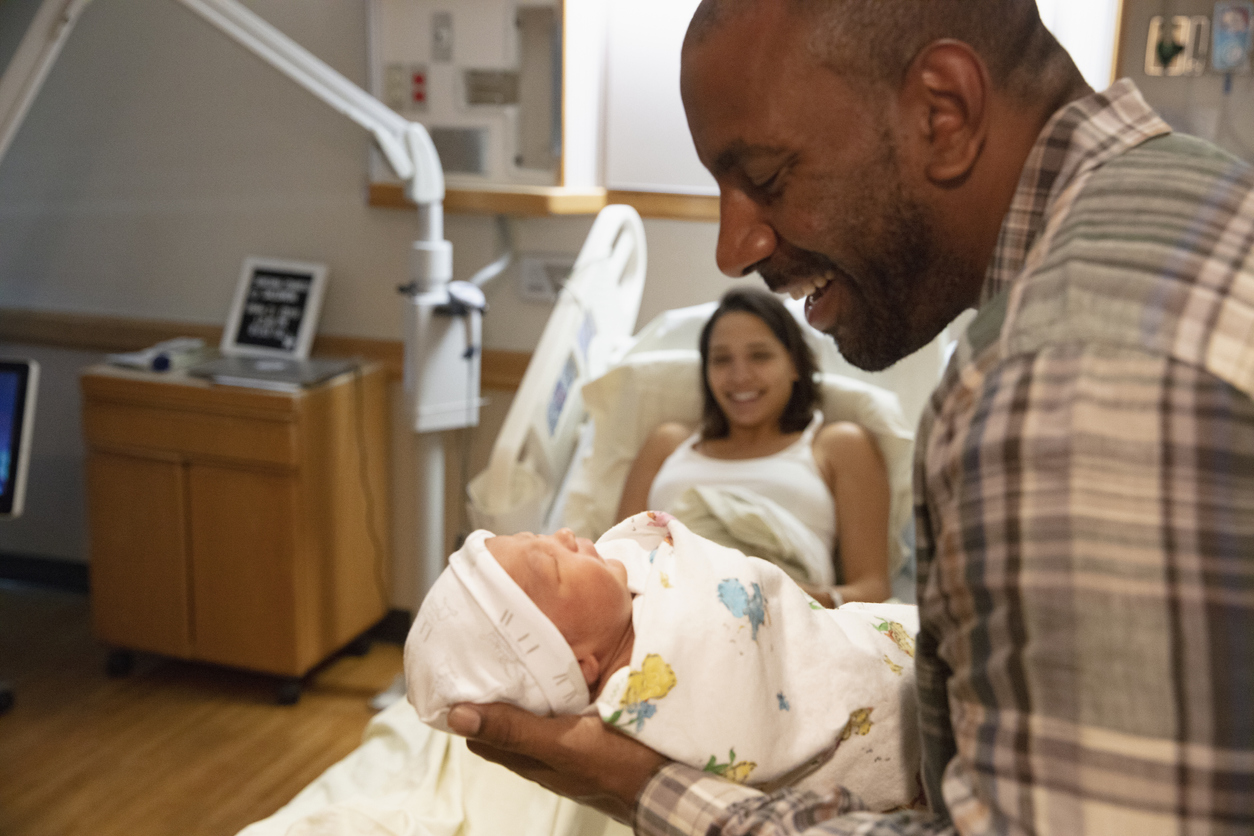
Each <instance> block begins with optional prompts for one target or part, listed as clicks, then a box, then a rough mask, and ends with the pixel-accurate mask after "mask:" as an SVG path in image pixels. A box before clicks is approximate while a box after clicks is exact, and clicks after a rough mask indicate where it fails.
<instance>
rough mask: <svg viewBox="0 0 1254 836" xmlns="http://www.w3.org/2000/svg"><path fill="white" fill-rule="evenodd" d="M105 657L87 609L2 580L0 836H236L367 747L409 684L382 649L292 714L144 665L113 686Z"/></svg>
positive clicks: (340, 667) (252, 684)
mask: <svg viewBox="0 0 1254 836" xmlns="http://www.w3.org/2000/svg"><path fill="white" fill-rule="evenodd" d="M105 657H106V650H105V649H104V648H103V647H101V646H99V645H98V644H97V643H96V642H95V641H94V640H93V639H92V637H91V634H90V617H89V610H88V601H87V597H86V596H85V595H81V594H77V593H70V592H62V591H56V590H49V589H47V588H41V587H32V586H19V585H16V584H11V583H7V582H4V581H0V679H7V680H9V681H10V682H11V683H12V684H13V685H14V686H15V688H16V704H15V706H14V708H13V709H12V710H11V711H9V712H8V713H7V714H4V715H3V716H0V836H78V835H79V834H83V836H88V834H90V836H175V835H176V834H177V836H233V834H234V833H236V832H237V831H238V830H239V829H240V828H242V827H244V826H245V825H247V824H249V823H250V822H253V821H256V820H257V819H261V818H264V817H265V816H267V815H269V814H270V813H272V812H274V810H276V809H277V808H278V807H280V806H281V805H283V804H284V803H285V802H287V801H288V800H289V799H290V798H291V797H292V796H293V795H295V794H296V793H297V791H299V790H300V789H301V787H303V786H304V785H305V784H307V783H309V782H310V781H311V780H313V779H314V778H315V777H317V776H318V774H319V773H321V772H322V770H324V769H325V768H326V767H328V766H330V765H331V764H332V763H334V762H335V761H337V760H339V759H340V758H341V757H343V756H344V755H346V754H347V753H348V752H349V751H351V750H352V749H353V748H354V747H356V745H357V744H358V742H359V741H360V738H361V732H362V729H363V728H364V727H365V725H366V721H367V720H368V719H369V718H370V716H371V711H370V709H369V707H368V706H367V700H368V699H369V698H370V697H371V696H373V695H374V694H375V693H377V692H378V691H379V690H380V689H382V688H384V687H386V686H387V685H388V684H389V683H390V682H391V680H392V678H393V676H394V675H395V674H396V673H397V672H398V671H399V670H400V669H401V649H400V647H399V646H397V645H395V644H387V643H380V642H376V643H375V644H374V646H373V647H372V649H371V650H370V652H369V653H368V654H367V655H366V656H364V657H360V658H354V657H344V658H341V659H338V660H335V661H333V662H331V663H330V664H329V665H327V666H326V667H325V668H324V669H322V670H320V671H318V672H315V673H314V674H313V675H312V676H311V678H310V679H309V680H308V681H307V682H306V688H305V691H304V693H303V695H302V697H301V700H300V702H299V703H298V704H297V705H295V706H287V707H284V706H279V705H277V704H276V703H275V699H274V693H275V692H274V687H275V684H274V681H273V680H272V679H269V678H267V677H264V676H261V675H255V674H249V673H244V672H240V671H231V670H226V669H223V668H215V667H209V666H201V665H192V664H187V663H181V662H176V661H173V660H167V659H161V658H156V657H147V656H142V655H141V656H138V657H137V659H136V664H135V669H134V671H133V672H132V673H131V675H130V676H128V677H124V678H117V679H111V678H109V677H107V676H105V673H104V663H105Z"/></svg>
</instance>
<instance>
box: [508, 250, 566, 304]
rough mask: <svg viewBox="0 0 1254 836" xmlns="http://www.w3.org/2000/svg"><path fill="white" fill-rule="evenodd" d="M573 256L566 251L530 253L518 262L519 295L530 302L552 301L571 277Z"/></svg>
mask: <svg viewBox="0 0 1254 836" xmlns="http://www.w3.org/2000/svg"><path fill="white" fill-rule="evenodd" d="M574 266H575V259H574V257H573V256H570V255H566V254H564V253H529V254H527V255H524V256H522V257H521V258H520V259H519V263H518V295H519V296H521V297H522V298H523V299H524V300H526V301H528V302H545V303H550V304H551V303H552V302H554V301H555V300H556V299H557V294H558V291H560V290H561V289H562V285H564V284H565V283H566V280H567V279H568V278H570V271H571V269H572V268H574Z"/></svg>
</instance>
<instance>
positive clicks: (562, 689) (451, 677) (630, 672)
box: [405, 512, 919, 810]
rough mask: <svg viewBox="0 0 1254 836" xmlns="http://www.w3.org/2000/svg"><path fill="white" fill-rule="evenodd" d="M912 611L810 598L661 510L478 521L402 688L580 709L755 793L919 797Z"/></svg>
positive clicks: (422, 707) (408, 658) (437, 589)
mask: <svg viewBox="0 0 1254 836" xmlns="http://www.w3.org/2000/svg"><path fill="white" fill-rule="evenodd" d="M915 620H916V616H915V610H914V608H913V607H906V606H903V605H858V604H849V605H846V606H845V607H842V608H840V609H839V610H824V609H823V608H822V607H819V606H818V605H817V604H815V603H814V602H813V601H812V600H811V599H810V598H809V597H808V596H807V595H806V594H805V593H804V592H802V591H801V589H800V588H799V587H798V586H796V584H795V583H793V581H792V580H790V579H789V578H788V577H787V576H786V575H785V574H784V573H783V572H782V571H781V570H780V569H778V568H777V567H775V566H773V565H771V564H769V563H766V562H765V561H761V560H758V559H757V558H749V557H745V556H744V555H743V554H741V553H740V552H738V551H735V550H733V549H728V548H725V547H723V546H719V545H717V544H715V543H713V542H711V541H709V540H705V539H704V538H701V537H698V536H697V535H695V534H693V533H692V532H690V531H688V529H687V528H685V527H684V526H683V525H682V524H681V523H679V522H676V521H675V520H673V519H671V518H670V517H669V516H668V515H665V514H657V513H652V512H646V513H644V514H639V515H637V516H635V517H631V518H629V519H627V520H624V521H623V522H622V523H620V524H619V525H617V526H615V527H614V528H613V529H611V530H610V531H609V532H607V533H606V534H605V535H604V536H603V537H602V538H601V539H600V540H599V541H598V542H597V543H596V545H595V546H594V545H593V544H592V543H591V542H590V541H588V540H584V539H579V538H576V537H575V536H574V535H573V534H572V533H571V532H570V531H568V530H563V531H560V532H558V533H557V534H555V535H553V536H548V537H544V536H536V535H533V534H516V535H512V536H509V537H495V536H493V535H492V534H491V533H490V532H486V531H477V532H475V533H474V534H472V535H471V536H470V537H469V538H467V541H466V544H465V546H464V547H463V548H462V549H461V550H460V551H459V552H457V553H456V554H454V555H453V556H452V557H451V558H450V559H449V568H448V569H447V570H445V572H444V573H443V574H442V575H441V576H440V578H439V579H438V580H437V582H436V584H435V585H434V586H433V588H432V590H431V592H430V593H429V594H428V596H427V598H426V599H425V600H424V602H423V605H422V608H421V609H420V610H419V613H418V618H417V619H416V620H415V622H414V626H413V628H412V630H411V632H410V636H409V640H408V641H407V643H406V647H405V668H406V674H407V678H408V682H409V699H410V702H412V703H413V705H414V707H415V708H416V709H417V711H418V714H419V717H420V718H421V719H422V720H423V721H424V722H427V723H429V724H431V725H433V726H435V727H437V728H441V729H444V730H447V725H446V717H447V714H448V710H449V708H451V707H452V706H453V705H455V704H457V703H459V702H476V703H485V702H498V701H500V702H509V703H513V704H515V705H518V706H521V707H523V708H526V709H528V710H530V711H532V712H534V713H537V714H574V713H581V712H589V711H596V712H598V713H599V714H600V716H601V718H602V720H603V721H604V722H606V723H607V724H609V725H611V726H613V727H615V728H617V729H619V730H620V731H622V732H624V733H626V734H630V735H632V736H634V737H636V738H638V739H639V740H641V741H642V742H643V743H645V744H647V745H649V746H650V747H652V748H654V749H656V750H657V751H659V752H661V753H662V754H664V755H666V756H668V757H670V758H672V759H674V760H678V761H682V762H685V763H688V764H691V765H693V766H695V767H697V768H699V769H705V770H706V771H709V772H713V773H716V774H719V775H722V776H724V777H726V778H729V779H731V780H736V781H740V782H744V783H749V784H752V785H754V786H758V787H762V788H763V789H767V790H769V789H773V788H775V787H778V786H783V785H792V786H798V787H800V788H802V789H806V788H813V789H823V788H825V787H828V786H831V785H834V784H839V785H843V786H846V787H848V788H849V789H851V790H853V791H855V792H857V793H858V794H859V795H861V796H862V798H863V800H864V802H866V803H867V805H868V806H869V807H870V808H871V809H877V810H887V809H893V808H896V807H900V806H906V805H909V804H911V803H912V802H913V801H915V800H916V798H917V797H918V794H919V785H918V779H917V774H916V772H917V766H918V756H917V733H916V730H915V714H914V705H913V691H914V682H913V670H914V668H913V658H912V657H913V642H912V641H911V639H910V633H912V632H913V631H914V630H916V629H917V624H916V623H915Z"/></svg>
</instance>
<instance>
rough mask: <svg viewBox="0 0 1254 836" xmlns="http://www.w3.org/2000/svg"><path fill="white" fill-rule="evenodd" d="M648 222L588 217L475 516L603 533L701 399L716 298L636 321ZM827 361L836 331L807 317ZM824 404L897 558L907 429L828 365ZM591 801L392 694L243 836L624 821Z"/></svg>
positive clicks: (539, 832)
mask: <svg viewBox="0 0 1254 836" xmlns="http://www.w3.org/2000/svg"><path fill="white" fill-rule="evenodd" d="M645 266H646V249H645V239H644V230H643V226H642V225H641V223H640V218H639V216H638V215H637V214H636V213H635V211H634V210H632V209H630V208H628V207H625V206H611V207H607V208H606V209H605V210H603V211H602V213H601V215H600V216H599V217H598V218H597V221H596V223H595V224H594V225H593V228H592V231H591V232H590V233H589V236H588V239H587V241H586V242H585V245H584V247H583V250H582V251H581V253H580V255H579V258H578V259H577V261H576V263H575V267H574V270H573V272H572V274H571V277H570V279H569V280H568V282H567V284H566V286H565V287H564V289H563V291H562V293H561V294H560V297H559V300H558V302H557V304H556V306H555V308H554V312H553V315H552V316H551V317H550V319H549V321H548V323H547V325H546V327H545V330H544V333H543V335H542V336H541V339H540V342H539V344H538V346H537V348H536V351H535V353H534V354H533V358H532V361H531V363H530V365H529V366H528V368H527V371H526V373H525V374H524V376H523V380H522V383H521V384H520V386H519V390H518V392H517V394H516V395H515V397H514V400H513V402H512V405H511V408H510V410H509V413H508V415H507V417H506V420H505V423H504V425H503V428H502V429H501V432H500V434H499V435H498V437H497V439H496V442H495V445H494V447H493V450H492V453H491V457H490V459H489V464H488V467H487V469H486V470H484V471H483V472H482V473H481V474H479V475H478V476H476V477H475V478H474V479H473V480H471V483H470V485H469V486H468V491H467V492H468V495H469V508H468V511H469V514H470V516H471V519H472V521H473V523H474V524H475V526H476V527H484V528H489V529H491V530H494V531H500V532H505V531H518V530H531V531H553V530H556V528H558V527H561V526H569V527H571V528H573V529H574V530H575V531H576V532H577V533H579V534H581V535H584V536H588V537H596V536H598V535H599V534H600V533H602V532H603V531H604V530H605V529H607V528H608V527H609V526H610V525H612V524H613V522H614V514H615V511H616V509H617V505H618V500H619V496H620V494H621V492H622V487H623V483H624V481H625V479H626V475H627V470H628V469H629V468H630V466H631V462H632V460H633V459H634V457H635V454H636V450H637V449H638V448H639V445H640V444H641V443H642V442H643V440H644V439H645V438H646V437H647V436H648V434H649V433H650V432H652V430H653V429H654V428H655V427H656V426H657V425H658V424H660V423H662V422H664V421H682V422H686V423H688V424H692V425H695V424H696V423H697V421H698V420H699V417H700V413H701V387H700V360H699V355H698V352H697V338H698V335H699V332H700V329H701V327H702V325H703V324H704V322H705V320H706V319H708V318H709V315H710V313H711V312H712V310H713V308H714V306H715V304H714V303H709V304H706V305H697V306H694V307H688V308H682V309H677V310H672V311H667V312H665V313H663V314H662V315H660V316H659V317H657V318H656V319H654V320H653V321H652V322H650V323H649V324H648V325H647V326H645V327H644V328H643V329H642V330H641V331H640V333H638V334H636V335H635V336H634V337H633V336H631V333H632V331H633V329H634V326H635V319H636V314H637V312H638V310H639V305H640V296H641V291H642V289H643V285H644V272H645ZM805 330H806V337H807V340H808V341H809V343H810V345H811V347H812V348H813V349H814V350H815V355H816V357H817V359H818V361H819V368H820V370H826V369H831V368H835V367H838V365H839V363H840V361H839V355H838V354H837V353H836V350H835V348H834V346H833V345H832V343H831V341H830V340H829V339H827V338H825V337H823V336H822V335H820V334H818V333H817V332H814V331H813V330H811V329H809V327H808V326H806V328H805ZM820 390H821V397H822V409H823V411H824V415H825V416H826V417H827V419H828V420H833V421H834V420H850V421H855V422H857V423H859V424H861V425H862V426H864V427H866V428H867V429H868V430H869V431H870V432H871V433H872V434H873V435H874V436H875V438H876V441H877V442H878V444H879V446H880V449H881V451H882V452H883V454H884V458H885V460H886V462H887V464H888V470H889V481H890V486H891V489H892V503H891V505H892V507H891V510H890V517H891V518H892V521H891V525H892V531H893V532H894V534H895V535H899V536H895V537H894V540H895V545H897V546H898V548H895V549H894V550H893V552H894V553H893V554H892V556H891V562H892V566H893V569H894V571H895V572H897V571H899V570H900V569H901V568H902V565H903V563H904V562H905V555H906V553H907V546H908V540H909V534H908V519H909V516H910V504H911V498H910V469H911V447H912V441H913V433H912V431H911V428H910V427H909V425H908V424H907V423H906V421H905V419H904V418H903V417H902V414H901V409H900V407H899V405H898V402H897V398H896V396H894V395H893V394H891V393H889V392H887V391H885V390H883V389H879V388H877V387H875V386H871V385H869V384H866V383H863V382H860V381H855V380H852V379H849V378H845V377H840V376H838V375H833V374H829V373H826V372H824V373H823V377H822V381H821V385H820ZM629 832H630V831H629V830H628V829H627V828H625V827H623V826H622V825H619V824H617V823H615V822H613V821H611V820H609V819H607V818H606V817H604V816H602V815H601V814H599V813H595V812H594V811H591V810H589V809H586V808H583V807H580V806H579V805H577V804H574V803H573V802H571V801H568V800H566V799H563V798H559V797H557V796H555V795H552V794H551V793H548V792H546V791H544V790H542V789H540V788H539V787H537V786H536V785H534V784H530V783H529V782H526V781H524V780H523V779H521V778H518V777H517V776H515V775H514V774H513V773H510V772H508V771H507V770H505V769H503V768H501V767H498V766H496V765H494V764H490V763H487V762H486V761H483V760H481V759H479V758H477V757H475V756H474V755H472V754H470V752H469V750H467V749H466V746H465V743H464V742H463V741H462V740H460V739H459V738H455V737H451V736H449V735H446V734H442V733H439V732H435V731H433V730H431V729H429V728H428V727H426V726H424V725H422V724H421V723H420V722H419V721H418V719H417V716H416V715H415V713H414V711H413V709H412V708H411V707H410V706H409V704H408V703H407V702H405V701H404V700H401V701H399V702H397V703H394V704H393V705H392V706H391V707H389V708H387V709H385V710H384V711H382V712H381V713H380V714H379V715H377V716H376V717H375V718H374V719H373V720H371V722H370V723H369V725H368V726H367V728H366V731H365V733H364V736H363V742H362V744H361V746H359V747H358V748H357V749H356V750H354V751H353V752H352V753H350V754H349V755H348V756H347V757H345V758H344V759H343V760H342V761H340V762H339V763H337V764H335V765H334V766H332V767H331V768H330V769H328V770H327V771H326V772H325V773H324V774H323V775H322V776H320V777H319V778H318V779H316V780H315V781H314V782H313V783H312V784H310V785H309V786H308V787H306V788H305V789H304V790H303V791H302V792H301V793H300V794H298V795H297V796H296V798H294V799H293V800H292V801H291V802H290V803H289V804H288V805H286V806H285V807H284V808H282V809H281V810H279V811H278V812H277V813H275V814H274V815H273V816H271V817H270V818H267V819H265V820H263V821H261V822H257V823H256V824H254V825H251V826H250V827H248V828H246V829H245V830H244V831H242V832H241V833H240V834H239V836H301V835H302V834H319V836H367V835H368V836H376V835H377V836H384V835H385V834H386V836H454V834H457V836H474V835H475V834H486V835H488V836H495V834H505V833H508V834H511V836H625V834H628V833H629Z"/></svg>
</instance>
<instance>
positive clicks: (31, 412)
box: [0, 360, 39, 517]
mask: <svg viewBox="0 0 1254 836" xmlns="http://www.w3.org/2000/svg"><path fill="white" fill-rule="evenodd" d="M38 384H39V364H38V363H35V362H34V361H30V360H0V515H4V516H13V517H16V516H17V515H19V514H21V513H22V502H23V499H24V497H25V495H26V470H27V466H28V464H29V462H30V439H31V431H32V430H33V429H34V418H35V390H36V388H37V387H38Z"/></svg>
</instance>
